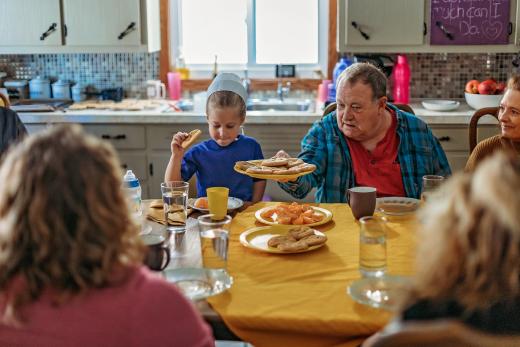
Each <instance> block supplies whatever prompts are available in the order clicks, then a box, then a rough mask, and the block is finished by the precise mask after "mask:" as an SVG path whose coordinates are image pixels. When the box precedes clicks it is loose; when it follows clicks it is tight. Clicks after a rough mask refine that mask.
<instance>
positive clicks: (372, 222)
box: [359, 216, 386, 277]
mask: <svg viewBox="0 0 520 347" xmlns="http://www.w3.org/2000/svg"><path fill="white" fill-rule="evenodd" d="M359 223H360V226H361V230H360V234H359V271H360V272H361V275H362V276H363V277H382V276H383V275H384V274H385V272H386V226H385V224H386V219H384V218H382V217H377V216H367V217H362V218H360V219H359Z"/></svg>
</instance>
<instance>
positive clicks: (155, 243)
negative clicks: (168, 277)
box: [141, 234, 170, 271]
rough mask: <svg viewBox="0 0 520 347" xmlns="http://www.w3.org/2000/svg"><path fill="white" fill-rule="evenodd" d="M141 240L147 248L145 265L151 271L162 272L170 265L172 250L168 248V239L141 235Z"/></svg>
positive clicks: (160, 236)
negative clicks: (166, 243)
mask: <svg viewBox="0 0 520 347" xmlns="http://www.w3.org/2000/svg"><path fill="white" fill-rule="evenodd" d="M141 240H142V241H143V243H144V244H145V245H146V246H147V248H148V249H147V251H146V256H145V259H144V263H145V265H146V266H148V267H149V268H150V269H152V270H155V271H161V270H164V268H166V266H168V264H169V263H170V250H169V249H168V247H166V245H165V242H166V239H165V238H164V236H162V235H155V234H147V235H141Z"/></svg>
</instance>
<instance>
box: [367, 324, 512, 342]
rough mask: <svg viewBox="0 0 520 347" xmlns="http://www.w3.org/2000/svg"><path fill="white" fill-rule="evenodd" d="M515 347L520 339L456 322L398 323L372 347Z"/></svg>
mask: <svg viewBox="0 0 520 347" xmlns="http://www.w3.org/2000/svg"><path fill="white" fill-rule="evenodd" d="M416 346H421V347H497V346H500V347H514V346H520V335H518V336H511V335H494V334H489V333H485V332H481V331H478V330H475V329H472V328H470V327H468V326H466V325H464V324H462V323H461V322H459V321H455V320H436V321H430V322H423V321H421V322H396V323H392V324H391V325H390V326H389V327H388V328H385V330H383V331H382V332H381V334H380V335H379V336H378V337H377V339H376V340H375V341H374V343H373V344H372V345H371V347H416Z"/></svg>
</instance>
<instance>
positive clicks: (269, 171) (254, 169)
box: [246, 166, 273, 175]
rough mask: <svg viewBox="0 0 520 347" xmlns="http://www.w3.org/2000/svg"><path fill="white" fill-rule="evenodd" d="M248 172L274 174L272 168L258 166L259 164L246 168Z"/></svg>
mask: <svg viewBox="0 0 520 347" xmlns="http://www.w3.org/2000/svg"><path fill="white" fill-rule="evenodd" d="M246 172H249V173H254V174H263V175H266V174H267V175H269V174H272V173H273V170H272V169H269V168H262V167H258V166H253V167H250V168H248V169H247V170H246Z"/></svg>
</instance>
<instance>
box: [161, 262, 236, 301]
mask: <svg viewBox="0 0 520 347" xmlns="http://www.w3.org/2000/svg"><path fill="white" fill-rule="evenodd" d="M163 275H164V277H166V281H168V282H170V283H174V284H175V285H176V286H177V288H179V289H180V291H181V292H182V293H183V294H184V296H186V297H187V298H188V299H190V300H201V299H206V298H209V297H210V296H213V295H217V294H220V293H222V292H225V291H226V290H228V289H229V288H231V286H232V285H233V277H231V276H230V275H229V274H228V273H227V271H226V270H222V269H201V268H179V269H167V270H164V271H163Z"/></svg>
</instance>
